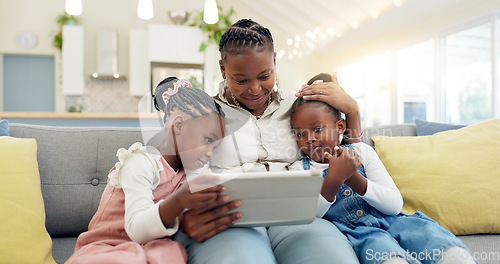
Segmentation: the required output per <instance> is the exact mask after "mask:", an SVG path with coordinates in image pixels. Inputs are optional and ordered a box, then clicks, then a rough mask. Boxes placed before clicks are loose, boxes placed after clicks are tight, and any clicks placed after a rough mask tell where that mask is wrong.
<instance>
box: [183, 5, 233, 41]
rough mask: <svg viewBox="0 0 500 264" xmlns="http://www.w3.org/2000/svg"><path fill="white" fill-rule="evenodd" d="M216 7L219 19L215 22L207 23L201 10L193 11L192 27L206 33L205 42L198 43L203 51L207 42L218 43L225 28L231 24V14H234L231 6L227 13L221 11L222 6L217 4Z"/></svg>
mask: <svg viewBox="0 0 500 264" xmlns="http://www.w3.org/2000/svg"><path fill="white" fill-rule="evenodd" d="M217 9H218V10H219V21H218V22H217V23H215V24H207V23H205V22H204V21H203V12H202V11H194V15H193V16H192V17H193V22H192V23H191V24H190V26H192V27H198V28H200V29H201V30H202V31H203V32H204V33H206V34H207V35H208V40H207V42H202V43H201V45H200V51H205V50H206V49H207V46H208V44H210V43H215V44H216V45H219V41H220V38H221V36H222V34H224V32H225V31H226V29H227V28H228V27H229V26H231V25H232V24H233V22H231V19H230V18H231V16H232V15H234V14H235V12H234V9H233V8H232V7H231V8H230V9H229V11H228V12H227V13H224V12H223V11H222V7H220V6H219V5H218V4H217Z"/></svg>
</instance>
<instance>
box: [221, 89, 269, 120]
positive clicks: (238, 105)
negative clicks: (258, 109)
mask: <svg viewBox="0 0 500 264" xmlns="http://www.w3.org/2000/svg"><path fill="white" fill-rule="evenodd" d="M230 93H231V92H230ZM231 98H232V99H233V102H234V104H235V105H236V106H237V107H238V108H241V109H243V107H241V105H240V103H238V101H237V100H236V98H234V95H233V93H231ZM270 104H271V93H269V100H267V106H266V108H267V107H268V106H269V105H270ZM265 111H266V110H265V109H264V112H265ZM264 112H262V114H260V115H254V116H255V118H257V119H259V118H261V117H262V115H263V114H264Z"/></svg>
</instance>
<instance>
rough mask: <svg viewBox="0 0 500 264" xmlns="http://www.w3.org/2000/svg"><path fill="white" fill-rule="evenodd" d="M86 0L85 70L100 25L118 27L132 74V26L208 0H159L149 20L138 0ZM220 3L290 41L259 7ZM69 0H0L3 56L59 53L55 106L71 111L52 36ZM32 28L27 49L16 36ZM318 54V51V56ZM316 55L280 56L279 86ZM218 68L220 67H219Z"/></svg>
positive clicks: (121, 60)
mask: <svg viewBox="0 0 500 264" xmlns="http://www.w3.org/2000/svg"><path fill="white" fill-rule="evenodd" d="M82 2H83V14H82V15H80V16H78V19H79V20H80V24H81V25H83V26H84V30H85V33H84V42H85V50H84V53H85V62H84V63H85V65H84V70H85V74H90V73H92V72H95V71H96V69H97V31H98V30H99V29H114V30H117V32H118V70H119V72H120V73H122V74H123V75H125V76H128V75H129V30H130V29H146V28H147V25H148V24H150V23H156V24H172V22H171V21H170V20H169V18H168V15H167V12H168V10H185V11H193V10H202V9H203V3H204V0H190V1H154V8H155V16H154V17H153V18H152V19H151V20H148V21H144V20H141V19H139V18H138V17H137V1H136V0H128V1H122V0H106V1H99V0H85V1H82ZM218 3H219V5H221V6H222V7H223V8H229V6H233V8H234V9H235V10H236V15H235V16H234V17H233V20H234V21H236V20H237V19H239V18H252V19H254V20H256V21H258V22H259V23H261V24H262V25H264V26H266V27H268V28H269V29H270V30H271V32H272V33H273V37H274V39H275V43H276V45H277V46H276V50H279V48H280V47H279V45H280V44H281V45H282V43H286V38H287V36H286V34H285V33H284V32H283V31H282V30H281V29H279V27H277V26H276V25H274V24H273V23H272V22H270V21H269V20H268V19H266V18H264V17H262V16H261V15H259V14H258V13H255V12H253V11H252V10H248V8H247V7H246V6H244V5H242V4H241V3H238V2H233V1H230V0H220V1H218ZM64 5H65V0H52V1H37V0H16V1H6V0H5V1H0V32H2V37H1V38H0V58H2V57H1V56H2V54H19V55H49V56H54V57H55V61H56V65H55V67H56V71H55V72H56V76H55V80H56V84H55V90H56V92H55V96H56V99H55V104H56V106H55V109H56V112H64V111H66V109H65V108H66V103H65V102H64V101H65V99H64V96H63V94H62V88H61V83H60V78H61V77H60V76H61V65H60V53H59V51H58V50H57V49H56V48H54V47H53V46H52V39H53V36H54V35H55V34H56V33H57V31H58V28H57V24H56V18H57V16H59V15H60V14H62V13H63V12H64ZM26 30H29V31H33V32H35V34H36V35H37V36H38V43H37V45H36V46H35V47H34V48H33V49H22V48H21V47H19V46H18V44H17V42H16V38H17V36H18V34H19V33H20V32H22V31H26ZM313 58H314V56H313ZM315 62H316V60H310V59H308V58H303V59H299V60H293V61H289V60H288V59H285V58H283V59H281V60H278V62H277V63H278V64H279V67H278V68H277V71H278V72H277V75H278V79H279V80H280V84H281V85H280V86H281V87H283V88H292V89H298V87H300V84H301V83H303V82H305V81H306V80H307V78H308V77H310V76H311V75H312V74H314V73H316V72H317V71H319V69H320V68H319V67H316V65H317V64H316V63H315ZM206 67H217V68H218V63H217V61H214V62H207V65H206ZM2 68H3V65H2V59H0V111H1V110H3V102H4V100H3V98H2V97H3V78H2V73H3V70H2ZM215 72H218V70H217V71H215Z"/></svg>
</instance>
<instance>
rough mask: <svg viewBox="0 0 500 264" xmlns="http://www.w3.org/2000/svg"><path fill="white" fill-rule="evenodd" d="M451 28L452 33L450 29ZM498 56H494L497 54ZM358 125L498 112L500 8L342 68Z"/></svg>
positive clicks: (474, 118) (471, 118)
mask: <svg viewBox="0 0 500 264" xmlns="http://www.w3.org/2000/svg"><path fill="white" fill-rule="evenodd" d="M450 32H451V33H450ZM495 56H496V57H495ZM340 73H341V77H342V82H341V85H342V87H344V88H345V89H346V91H347V92H348V93H349V94H350V95H351V96H353V97H354V99H356V100H357V101H358V104H359V106H360V114H361V120H362V126H364V127H366V126H375V125H384V124H391V123H392V124H394V123H413V122H414V120H415V119H424V120H428V121H437V122H448V123H459V124H474V123H478V122H481V121H485V120H488V119H491V118H494V117H500V12H498V13H495V14H492V15H490V16H488V17H484V18H482V19H478V20H476V21H474V22H473V23H469V24H468V25H462V26H461V28H460V29H456V30H450V31H448V32H447V33H437V34H436V36H435V37H434V38H432V39H427V40H425V41H422V42H420V43H417V44H414V45H411V46H407V47H403V48H400V49H397V50H389V51H383V52H379V53H374V54H371V55H369V56H365V57H364V58H363V59H362V60H360V61H358V62H355V63H351V64H348V65H344V66H343V67H341V69H340Z"/></svg>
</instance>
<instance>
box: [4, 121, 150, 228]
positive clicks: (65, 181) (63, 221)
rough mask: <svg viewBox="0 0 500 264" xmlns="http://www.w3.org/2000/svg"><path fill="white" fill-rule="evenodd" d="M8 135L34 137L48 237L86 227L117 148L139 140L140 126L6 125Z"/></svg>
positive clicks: (113, 162)
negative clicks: (9, 131)
mask: <svg viewBox="0 0 500 264" xmlns="http://www.w3.org/2000/svg"><path fill="white" fill-rule="evenodd" d="M10 130H11V135H12V136H13V137H22V138H35V139H36V140H37V146H38V164H39V170H40V180H41V184H42V194H43V198H44V204H45V212H46V227H47V231H48V232H49V234H50V235H51V236H52V237H58V236H76V235H79V234H80V233H81V232H83V231H86V230H87V227H88V223H89V221H90V219H91V218H92V216H93V215H94V213H95V212H96V211H97V207H98V205H99V201H100V198H101V194H102V192H103V190H104V187H105V186H106V181H107V176H108V172H109V170H110V169H111V168H112V167H113V166H114V164H115V163H116V162H117V158H116V151H117V150H118V149H119V148H128V147H129V146H130V145H131V144H133V143H134V142H138V141H140V142H142V134H141V130H140V128H114V127H113V128H105V127H97V128H96V127H94V128H92V127H90V128H89V127H81V128H78V127H46V126H33V125H22V124H11V126H10Z"/></svg>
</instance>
